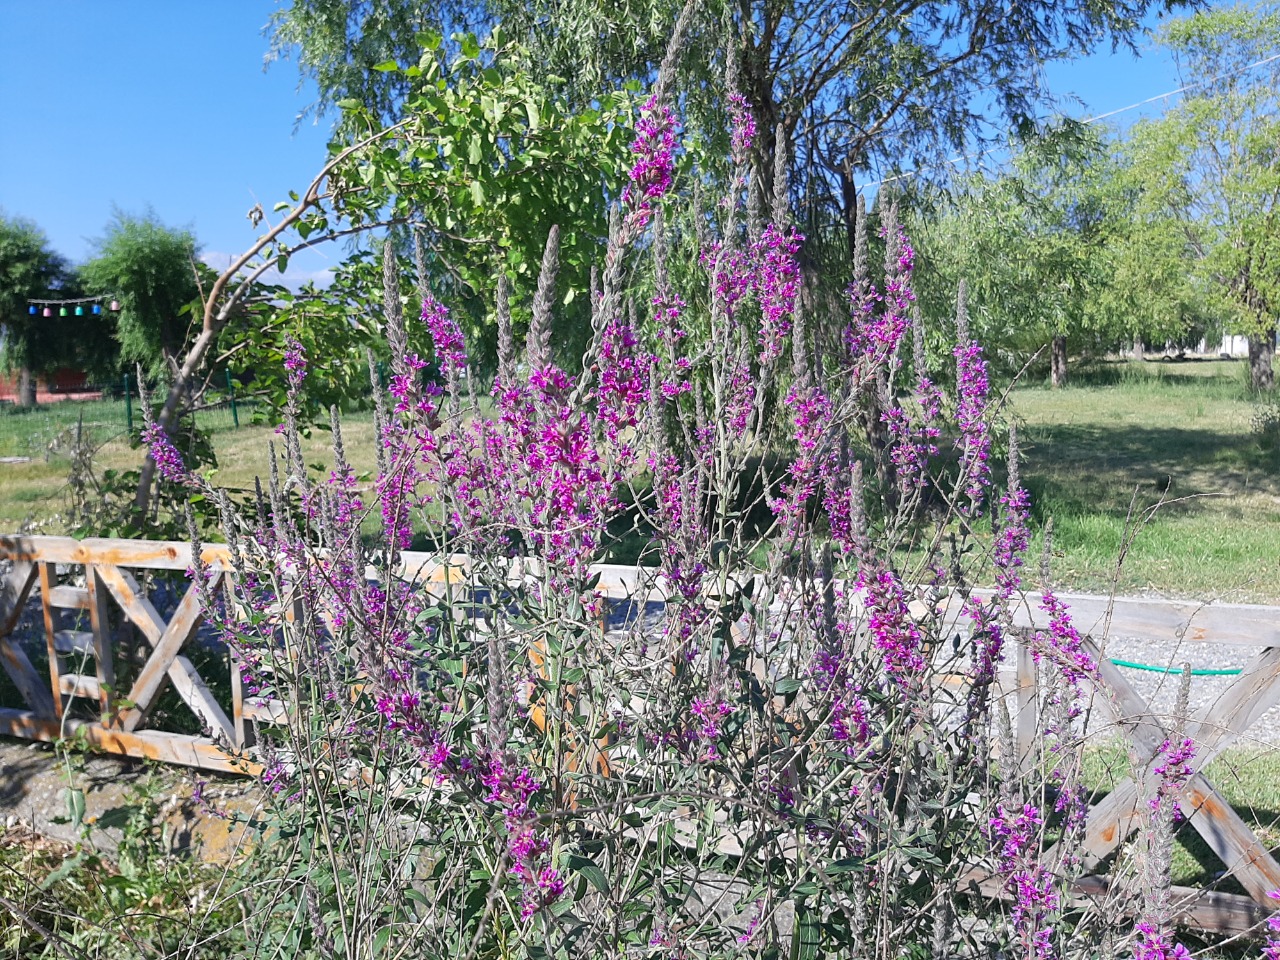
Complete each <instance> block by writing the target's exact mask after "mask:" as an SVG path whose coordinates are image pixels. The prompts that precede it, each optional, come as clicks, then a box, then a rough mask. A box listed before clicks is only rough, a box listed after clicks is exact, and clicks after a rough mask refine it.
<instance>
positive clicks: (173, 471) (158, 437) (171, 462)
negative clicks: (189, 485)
mask: <svg viewBox="0 0 1280 960" xmlns="http://www.w3.org/2000/svg"><path fill="white" fill-rule="evenodd" d="M142 444H143V446H145V447H146V448H147V452H148V453H150V454H151V459H152V460H154V461H155V464H156V471H157V472H158V473H159V474H160V476H161V478H163V479H165V480H168V481H169V482H170V483H185V482H186V481H187V479H188V477H189V474H188V472H187V465H186V463H184V462H183V460H182V454H181V453H179V452H178V448H177V447H175V446H174V445H173V440H172V439H170V437H169V432H168V431H167V430H165V428H164V427H162V426H160V424H158V423H148V424H147V425H146V426H144V427H143V428H142Z"/></svg>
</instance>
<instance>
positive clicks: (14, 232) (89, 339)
mask: <svg viewBox="0 0 1280 960" xmlns="http://www.w3.org/2000/svg"><path fill="white" fill-rule="evenodd" d="M79 292H80V291H79V289H78V286H77V282H76V277H75V275H74V274H72V273H71V272H70V270H69V269H68V267H67V264H66V261H64V260H63V258H62V257H61V256H59V255H58V254H57V253H55V252H54V251H53V250H51V249H49V246H48V241H47V240H46V239H45V235H44V233H43V232H41V230H40V228H39V227H37V226H36V225H35V224H34V223H32V222H30V221H29V220H24V219H21V218H18V217H6V216H5V215H4V214H3V212H0V326H3V328H4V340H3V344H2V345H0V365H2V366H3V368H4V369H5V370H8V371H13V372H16V371H19V370H28V371H30V372H31V373H36V374H39V373H49V372H51V371H53V370H54V369H56V368H57V367H62V366H67V367H76V368H79V369H83V370H86V371H87V372H89V373H90V374H91V375H103V374H109V373H110V372H111V370H112V369H113V368H114V367H115V365H116V351H115V348H114V345H113V343H112V340H111V321H110V318H109V317H108V316H107V315H106V314H105V313H103V314H99V315H96V316H95V315H93V314H92V313H91V312H89V311H85V314H84V315H83V316H80V317H77V316H76V315H75V313H74V311H70V312H69V313H68V315H67V316H65V317H63V316H54V317H45V316H44V315H43V313H37V314H35V315H34V316H32V315H31V314H30V313H29V311H28V304H27V301H28V300H29V299H67V298H71V297H75V296H77V295H79ZM55 313H56V309H55Z"/></svg>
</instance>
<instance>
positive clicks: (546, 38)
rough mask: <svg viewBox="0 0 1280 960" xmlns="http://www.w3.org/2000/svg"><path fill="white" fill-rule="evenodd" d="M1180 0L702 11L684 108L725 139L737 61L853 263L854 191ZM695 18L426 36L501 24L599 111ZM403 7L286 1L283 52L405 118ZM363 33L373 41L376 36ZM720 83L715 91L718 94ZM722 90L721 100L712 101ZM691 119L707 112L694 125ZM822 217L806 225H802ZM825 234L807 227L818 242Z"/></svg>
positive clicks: (1001, 121) (749, 2)
mask: <svg viewBox="0 0 1280 960" xmlns="http://www.w3.org/2000/svg"><path fill="white" fill-rule="evenodd" d="M1185 5H1187V4H1186V2H1184V0H1121V2H1112V3H1093V2H1079V0H1077V2H1068V3H1063V2H1059V0H1036V2H1029V3H1018V4H1009V3H1006V2H1004V0H963V2H960V3H952V2H948V3H944V2H940V0H874V2H868V0H843V2H837V3H832V2H830V0H784V2H778V0H744V2H740V3H728V2H723V0H720V2H715V0H713V2H708V3H698V4H696V5H694V6H695V7H696V17H697V20H698V22H699V23H700V24H701V25H702V27H703V29H700V30H693V31H691V32H690V33H691V39H690V42H689V43H686V44H685V47H686V51H685V52H686V56H685V58H684V65H685V71H686V75H687V77H688V80H689V82H688V83H686V84H684V88H685V96H686V97H687V98H689V99H691V100H693V101H694V102H695V104H696V103H700V102H702V101H703V100H704V99H706V98H708V97H709V99H710V102H711V104H712V105H713V106H715V105H717V104H718V108H717V109H715V110H714V111H713V113H712V114H711V115H709V116H708V115H707V114H705V113H704V114H703V117H704V119H709V120H710V121H711V122H710V123H709V124H704V125H703V130H702V132H704V133H706V134H707V135H709V136H711V135H714V134H713V133H712V131H716V130H723V128H724V122H723V118H724V107H725V104H724V99H723V94H724V92H725V91H724V90H723V87H722V85H721V84H720V83H719V78H720V76H722V75H723V71H724V69H725V66H724V62H725V59H726V57H729V58H736V59H737V61H738V63H737V67H738V72H739V74H740V75H741V77H742V87H743V92H744V93H745V94H746V96H747V98H748V101H749V103H750V104H751V108H752V110H753V112H754V114H755V118H756V122H757V126H758V128H759V130H760V132H761V137H760V145H761V154H762V155H761V158H760V162H759V164H758V168H759V170H761V171H765V172H766V174H765V176H767V174H768V172H769V171H772V170H773V167H774V163H773V155H774V153H775V152H776V144H775V143H774V138H775V133H776V132H779V131H780V132H781V134H782V136H783V138H784V142H783V144H782V145H783V146H784V148H786V150H787V152H788V155H789V156H794V157H796V158H797V161H798V162H797V164H796V171H797V173H796V176H795V179H796V183H795V184H793V188H794V195H795V196H797V197H799V198H801V199H802V201H803V203H802V206H803V207H804V208H805V211H806V213H812V214H814V215H816V216H820V217H822V218H824V219H829V218H831V217H832V216H834V217H835V218H836V222H839V223H843V224H844V225H845V227H846V228H847V240H848V247H847V248H846V249H844V250H843V251H842V252H841V256H842V257H844V258H847V257H848V256H849V254H851V252H852V245H853V236H854V214H855V209H856V205H857V204H856V195H857V192H858V188H857V183H856V179H857V178H858V177H860V176H866V175H867V174H868V172H870V171H879V172H881V173H892V172H894V171H901V170H903V169H914V168H920V167H927V166H928V165H929V164H930V162H931V161H935V160H938V159H941V158H942V157H944V156H945V155H948V154H950V153H951V152H954V151H955V150H957V149H961V148H969V147H972V146H973V141H974V139H975V138H977V139H979V140H980V139H983V138H990V137H992V136H1002V135H1003V134H1004V132H1005V131H1006V130H1007V129H1009V128H1010V127H1012V128H1015V129H1020V130H1023V131H1026V130H1028V129H1029V128H1031V127H1033V126H1034V124H1035V121H1036V119H1037V115H1038V113H1039V111H1040V109H1041V107H1042V106H1043V104H1044V103H1045V100H1046V90H1045V88H1044V78H1043V71H1042V69H1041V67H1042V65H1043V64H1044V63H1045V62H1047V61H1050V60H1054V59H1062V58H1066V57H1071V56H1075V55H1079V54H1082V53H1086V52H1089V51H1091V50H1093V49H1094V48H1095V47H1096V46H1098V45H1099V44H1101V43H1104V42H1110V43H1111V44H1112V45H1118V44H1125V43H1130V42H1131V37H1132V36H1133V34H1134V33H1135V31H1136V30H1137V28H1138V24H1139V21H1140V20H1141V18H1142V17H1143V16H1145V15H1146V14H1147V13H1148V12H1149V11H1151V10H1153V9H1174V8H1176V7H1179V6H1185ZM684 6H687V5H686V4H680V3H677V2H673V0H603V2H602V0H487V2H485V3H482V4H474V5H470V9H468V6H467V5H454V4H445V5H442V6H440V7H439V8H436V9H437V13H436V19H435V22H434V24H433V26H434V27H435V28H436V29H437V30H440V31H447V30H448V29H450V28H451V26H456V25H457V24H459V23H464V24H466V26H467V27H468V28H472V29H479V28H481V27H501V31H502V34H503V35H504V36H508V37H512V38H514V39H515V40H516V41H517V42H518V44H519V46H520V47H521V48H522V49H523V50H524V51H526V55H527V57H528V65H529V67H530V68H532V69H534V70H536V71H537V72H538V74H539V75H540V76H545V75H548V74H549V75H551V76H559V77H561V78H562V80H561V82H562V84H563V86H564V87H565V89H567V90H568V91H570V92H571V93H572V94H573V95H574V96H576V97H577V98H578V100H577V102H579V103H589V102H590V101H591V99H592V98H593V97H594V96H595V93H596V91H598V90H599V89H600V88H601V87H602V86H607V85H613V84H617V83H619V82H622V81H625V80H629V79H641V80H652V78H653V77H654V75H655V72H656V70H657V66H658V63H659V61H660V60H661V58H662V56H663V51H664V50H665V47H666V38H667V37H668V36H669V35H670V34H671V31H672V28H673V24H674V23H675V22H676V19H677V17H678V16H679V15H680V13H681V10H682V8H683V7H684ZM423 9H424V8H423V6H422V5H421V4H417V3H412V2H410V0H376V2H371V0H293V2H292V3H291V4H290V5H289V6H288V7H286V8H285V9H282V10H280V11H278V12H277V14H276V15H275V16H274V17H273V19H272V22H271V25H270V27H269V30H270V32H271V35H272V38H273V43H274V53H275V55H277V56H279V55H282V54H284V53H286V52H292V53H293V54H294V55H295V56H296V57H297V59H298V63H299V67H300V69H301V71H302V73H303V75H304V76H306V77H309V78H311V79H314V80H315V81H316V82H317V84H318V85H319V87H320V106H321V107H323V106H326V105H333V104H336V103H337V102H339V101H341V100H342V99H343V98H344V97H356V98H363V99H364V100H365V101H366V102H370V103H376V104H377V105H378V108H379V109H380V110H382V111H383V112H384V113H385V114H386V115H389V116H396V115H398V106H402V103H403V100H402V99H400V98H402V96H403V94H404V87H403V85H402V84H400V83H398V82H392V81H388V80H386V79H380V78H378V77H376V76H370V75H369V74H368V71H369V70H370V69H372V68H374V67H375V66H376V65H377V63H378V62H379V59H380V58H388V59H395V60H397V61H398V62H402V63H413V62H416V59H417V56H418V53H417V47H416V42H417V41H416V40H415V39H414V33H413V31H412V30H410V29H408V28H407V27H406V28H405V29H402V30H400V31H396V30H394V29H392V28H391V25H392V24H395V23H404V24H413V25H415V26H416V27H417V28H419V29H421V27H422V25H423V21H422V17H423V13H422V11H423ZM370 27H373V28H374V29H373V30H372V32H370ZM708 81H710V83H708ZM717 94H719V96H717ZM684 113H685V115H686V117H687V118H688V119H689V122H690V123H692V124H695V125H696V124H697V123H698V117H699V111H698V110H696V109H686V110H685V111H684ZM811 219H812V217H809V216H806V215H805V213H802V216H801V220H802V222H808V221H809V220H811ZM810 232H814V231H812V230H811V231H810Z"/></svg>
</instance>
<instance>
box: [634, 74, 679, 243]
mask: <svg viewBox="0 0 1280 960" xmlns="http://www.w3.org/2000/svg"><path fill="white" fill-rule="evenodd" d="M675 150H676V116H675V114H674V113H673V112H672V111H671V108H670V107H668V106H667V105H666V104H665V102H664V101H663V95H662V94H661V93H660V92H655V93H654V94H653V96H651V97H650V98H649V99H648V100H647V101H646V102H645V104H644V106H643V107H641V108H640V119H639V121H638V122H637V123H636V139H635V141H634V142H633V143H632V144H631V152H632V153H633V154H634V155H635V158H636V162H635V164H634V165H633V166H632V168H631V172H630V174H629V177H630V182H629V183H628V184H627V185H626V186H625V187H624V188H623V190H622V205H623V206H624V207H627V208H628V209H629V211H630V212H629V213H628V214H627V229H628V232H629V234H634V233H635V232H638V231H640V230H643V229H644V227H645V226H646V225H647V224H648V223H649V220H650V219H651V218H652V216H653V211H654V207H655V206H656V205H657V202H658V201H659V200H661V199H662V198H663V197H664V196H666V193H667V191H668V190H670V189H671V181H672V177H673V175H674V173H675V167H676V163H675Z"/></svg>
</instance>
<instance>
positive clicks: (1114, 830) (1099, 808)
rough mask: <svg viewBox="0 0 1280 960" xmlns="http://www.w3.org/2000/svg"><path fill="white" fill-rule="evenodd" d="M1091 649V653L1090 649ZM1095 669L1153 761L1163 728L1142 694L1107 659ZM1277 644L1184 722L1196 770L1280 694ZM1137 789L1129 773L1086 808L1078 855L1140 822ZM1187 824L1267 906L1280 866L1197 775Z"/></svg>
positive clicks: (1115, 710) (1099, 849)
mask: <svg viewBox="0 0 1280 960" xmlns="http://www.w3.org/2000/svg"><path fill="white" fill-rule="evenodd" d="M1092 652H1094V653H1095V655H1096V652H1097V651H1096V647H1094V648H1093V650H1092ZM1099 671H1100V674H1101V678H1102V681H1103V683H1104V684H1105V685H1106V688H1107V691H1108V693H1109V697H1108V700H1107V703H1108V706H1109V708H1110V710H1111V712H1112V714H1113V715H1114V717H1115V719H1116V721H1117V722H1118V723H1120V724H1121V726H1123V727H1124V728H1125V730H1126V735H1127V736H1128V737H1129V739H1130V740H1131V742H1132V743H1133V744H1134V746H1135V748H1136V750H1137V752H1138V754H1139V761H1140V762H1141V763H1142V764H1144V765H1146V764H1149V763H1151V761H1152V760H1153V759H1154V758H1155V756H1156V755H1157V754H1158V753H1159V751H1160V748H1161V746H1162V745H1163V744H1164V741H1165V739H1166V737H1167V736H1168V734H1167V733H1166V731H1165V729H1164V728H1163V726H1162V725H1161V724H1160V723H1159V721H1158V720H1156V718H1155V717H1154V716H1152V714H1151V711H1150V708H1149V707H1148V706H1147V704H1146V702H1145V701H1144V700H1143V699H1142V697H1141V696H1140V695H1139V694H1138V693H1137V691H1135V690H1134V688H1133V686H1132V685H1131V684H1130V683H1129V682H1128V680H1127V679H1125V677H1124V676H1123V674H1121V673H1120V672H1119V670H1118V669H1117V668H1116V667H1115V666H1114V665H1112V664H1110V663H1109V662H1106V661H1102V662H1101V663H1100V665H1099ZM1278 671H1280V650H1277V649H1271V650H1266V651H1264V652H1263V653H1262V654H1261V655H1260V656H1258V657H1257V658H1255V659H1254V661H1253V662H1252V663H1251V664H1250V665H1249V667H1248V668H1246V669H1245V671H1244V672H1242V673H1241V674H1240V676H1238V677H1237V678H1236V679H1235V680H1234V681H1233V682H1232V684H1231V686H1230V687H1229V688H1228V690H1227V691H1226V692H1225V694H1224V696H1222V697H1221V698H1219V699H1218V701H1217V702H1215V703H1214V705H1213V706H1212V707H1211V708H1210V710H1209V711H1208V712H1207V713H1206V715H1205V717H1204V718H1202V719H1200V720H1199V721H1198V722H1197V723H1194V724H1192V725H1190V726H1189V727H1188V731H1189V732H1190V733H1192V734H1194V736H1193V739H1196V741H1197V755H1196V763H1197V765H1199V766H1200V767H1201V768H1203V767H1204V765H1206V764H1207V763H1209V762H1210V761H1211V760H1212V759H1213V758H1214V757H1216V756H1217V755H1218V754H1220V753H1221V752H1222V751H1223V750H1225V749H1226V748H1227V747H1228V746H1229V745H1230V744H1231V743H1232V742H1233V741H1234V740H1235V739H1236V738H1237V737H1238V736H1239V735H1240V734H1241V733H1242V732H1244V730H1246V729H1247V727H1248V725H1249V724H1250V723H1252V722H1253V721H1254V720H1256V719H1257V718H1258V717H1260V716H1262V714H1264V713H1266V711H1267V710H1268V709H1270V707H1271V706H1272V705H1273V704H1274V703H1275V702H1277V701H1278V700H1280V691H1277V689H1276V687H1277V686H1278V685H1280V682H1278V680H1277V676H1278ZM1141 798H1142V790H1141V787H1140V785H1139V784H1137V783H1135V782H1134V781H1133V780H1132V779H1129V780H1126V781H1124V782H1123V783H1121V784H1119V785H1117V787H1116V789H1115V790H1113V791H1112V792H1111V793H1110V794H1109V795H1108V796H1107V797H1106V798H1104V799H1103V800H1102V802H1100V803H1098V804H1096V805H1095V806H1094V807H1093V808H1092V809H1090V811H1089V817H1088V821H1087V824H1086V829H1085V835H1084V838H1083V841H1082V843H1081V853H1082V855H1083V857H1084V859H1085V863H1086V864H1092V863H1096V862H1097V861H1099V860H1101V859H1103V858H1104V857H1106V856H1108V855H1109V854H1110V853H1111V851H1112V850H1114V849H1115V848H1116V847H1117V846H1118V845H1119V844H1120V843H1122V842H1123V841H1124V839H1125V837H1127V836H1128V835H1129V833H1131V832H1132V831H1133V830H1134V829H1136V828H1137V827H1138V826H1139V825H1140V824H1141V822H1142V814H1141V810H1140V801H1141ZM1179 803H1180V806H1181V808H1182V810H1183V812H1184V814H1186V816H1187V818H1188V820H1189V822H1190V823H1191V826H1192V827H1193V828H1194V829H1195V830H1196V832H1197V833H1199V834H1200V835H1201V836H1202V837H1203V838H1204V840H1205V842H1206V843H1207V844H1208V845H1209V847H1210V849H1212V850H1213V851H1214V853H1215V854H1217V855H1218V858H1219V859H1220V860H1221V861H1222V862H1223V864H1224V866H1226V868H1227V871H1228V873H1229V874H1231V875H1232V876H1235V877H1236V879H1237V880H1239V882H1240V884H1241V885H1242V886H1243V887H1244V888H1245V889H1246V890H1247V891H1249V894H1250V895H1251V896H1252V897H1253V898H1254V899H1255V900H1257V902H1258V903H1259V904H1261V905H1268V904H1271V903H1272V902H1273V901H1271V900H1270V899H1269V898H1268V897H1267V894H1268V893H1269V892H1270V891H1272V890H1276V889H1280V864H1278V863H1277V862H1276V861H1275V860H1274V859H1273V858H1272V857H1271V855H1270V854H1269V853H1268V851H1267V848H1266V847H1265V846H1263V845H1262V843H1261V842H1260V841H1259V840H1258V838H1257V837H1256V836H1255V835H1254V834H1253V832H1252V831H1251V830H1250V829H1249V828H1248V826H1247V825H1246V824H1245V823H1244V821H1243V820H1242V819H1241V818H1240V817H1239V815H1238V814H1237V813H1236V812H1235V811H1234V810H1233V809H1232V808H1231V806H1230V804H1228V803H1227V802H1226V801H1225V800H1224V799H1223V798H1222V796H1221V795H1220V794H1219V793H1218V792H1217V790H1216V789H1215V788H1214V786H1213V785H1212V784H1211V783H1210V782H1209V781H1208V780H1207V779H1206V778H1205V777H1204V776H1203V775H1202V774H1198V773H1197V774H1196V775H1195V776H1193V777H1191V778H1190V779H1189V780H1188V782H1187V784H1186V785H1185V786H1184V788H1183V791H1182V794H1181V797H1180V799H1179Z"/></svg>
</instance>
